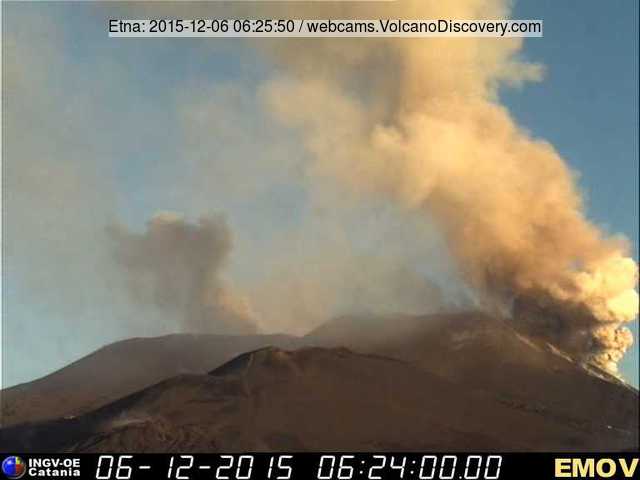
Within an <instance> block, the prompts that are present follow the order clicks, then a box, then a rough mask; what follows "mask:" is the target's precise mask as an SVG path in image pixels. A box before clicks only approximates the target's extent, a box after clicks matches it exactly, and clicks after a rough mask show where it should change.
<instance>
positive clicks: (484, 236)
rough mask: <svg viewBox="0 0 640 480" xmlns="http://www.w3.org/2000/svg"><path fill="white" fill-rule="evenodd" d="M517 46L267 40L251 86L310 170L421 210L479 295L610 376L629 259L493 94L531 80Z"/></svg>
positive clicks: (627, 311)
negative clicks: (308, 159)
mask: <svg viewBox="0 0 640 480" xmlns="http://www.w3.org/2000/svg"><path fill="white" fill-rule="evenodd" d="M509 4H510V2H507V1H503V0H466V1H460V2H441V1H424V0H416V1H403V2H394V3H393V4H391V5H379V6H375V7H374V6H372V5H371V4H367V5H366V12H365V11H364V10H363V8H362V6H360V5H358V4H341V5H339V6H332V5H310V6H294V7H290V6H286V7H283V8H287V9H295V11H293V10H287V12H286V13H287V14H289V15H290V16H292V17H293V16H303V15H306V16H308V17H314V16H316V17H324V18H327V17H334V18H337V17H340V18H350V17H358V16H359V17H363V16H366V17H367V18H375V17H403V18H505V17H508V14H509V11H508V7H509ZM272 13H273V12H272ZM283 13H284V12H283ZM520 47H521V40H519V39H428V40H408V39H375V40H374V39H363V40H340V41H337V40H335V39H323V40H311V41H309V40H300V41H297V40H296V41H292V40H287V41H284V42H282V43H271V44H269V45H268V47H267V48H268V50H269V52H270V54H271V55H273V58H275V59H276V61H278V62H280V64H281V65H283V66H284V67H285V72H286V73H285V74H284V75H282V76H281V77H279V78H277V79H275V80H272V81H271V82H270V83H269V84H268V85H267V86H266V87H265V89H264V96H265V99H266V102H267V104H268V105H269V108H270V109H271V110H272V112H273V113H274V115H276V116H277V117H278V118H279V119H280V120H281V121H282V122H284V123H285V124H287V125H290V126H291V127H295V128H297V129H300V131H301V132H302V134H303V136H304V139H305V142H306V146H307V148H308V150H309V151H310V152H311V153H312V154H313V156H314V159H315V161H314V162H313V165H312V166H311V167H310V173H311V175H313V177H314V178H316V179H317V180H318V181H320V180H321V179H336V178H337V179H339V180H340V181H342V182H343V184H344V185H346V186H347V187H349V188H350V189H355V190H356V191H358V192H361V193H364V194H373V195H385V196H389V197H390V198H393V199H395V200H396V201H398V202H400V204H402V205H404V206H406V207H407V208H410V209H421V210H424V211H425V212H428V215H429V216H430V217H431V218H432V219H434V220H435V221H436V223H437V224H438V225H439V226H440V227H441V229H442V230H443V232H444V233H445V235H446V238H447V240H448V244H449V248H450V249H451V251H452V253H453V254H454V256H455V257H456V259H457V261H458V263H459V266H460V268H461V269H462V270H463V272H464V275H465V276H466V279H467V282H468V283H469V284H470V285H472V286H473V287H474V288H475V289H476V290H477V291H478V292H480V294H481V295H482V296H483V298H484V299H485V302H486V303H487V306H490V307H491V308H495V307H498V308H500V309H503V310H504V309H510V308H511V307H513V310H512V312H513V316H514V317H516V318H520V317H526V318H527V319H529V323H531V324H533V325H534V326H535V328H534V329H535V330H537V331H538V332H539V333H540V334H542V335H544V336H546V337H548V338H550V339H551V340H552V341H554V342H555V343H556V344H558V345H559V346H560V347H562V348H565V349H566V350H568V351H570V352H571V353H572V354H573V355H574V356H576V357H577V358H578V359H579V360H581V361H585V362H591V363H594V364H597V365H599V366H600V367H602V368H604V369H607V370H609V371H611V372H615V371H616V362H617V360H619V359H620V357H621V356H622V355H623V353H624V351H625V350H626V349H627V348H628V346H629V344H630V342H631V335H630V333H629V331H628V330H627V329H626V328H625V327H623V326H622V324H623V323H624V322H629V321H631V320H633V319H634V318H635V317H636V315H637V313H638V295H637V292H636V291H635V287H636V282H637V265H636V264H635V262H634V261H633V260H632V259H630V258H628V249H627V245H626V243H625V241H624V240H623V239H620V238H615V237H613V238H612V237H609V236H607V235H606V234H604V233H603V232H602V231H600V230H599V229H598V228H597V227H596V226H595V225H593V224H592V223H590V222H589V221H588V220H587V219H586V218H585V215H584V208H583V203H582V199H581V195H580V193H579V191H578V189H577V187H576V182H575V178H574V175H573V174H572V172H571V171H570V170H569V168H568V167H567V165H566V163H565V162H564V161H563V159H562V158H561V157H560V156H559V155H558V153H557V152H556V151H555V150H554V148H553V147H552V146H551V145H550V144H549V143H547V142H545V141H543V140H540V139H535V138H532V137H531V136H530V135H529V134H528V133H527V132H526V131H524V130H523V129H521V128H520V127H519V126H518V125H517V124H516V123H515V121H514V120H513V119H512V117H511V116H510V114H509V112H508V111H507V110H506V109H505V108H504V107H503V106H502V105H500V103H499V101H498V96H497V89H498V88H499V87H500V86H501V85H504V84H510V85H518V84H520V83H522V82H525V81H529V80H538V79H539V78H540V77H541V74H542V69H541V68H540V67H539V66H537V65H531V64H527V63H523V62H522V61H520V60H519V59H518V57H517V54H518V51H519V49H520ZM302 106H303V107H302ZM532 319H533V320H532Z"/></svg>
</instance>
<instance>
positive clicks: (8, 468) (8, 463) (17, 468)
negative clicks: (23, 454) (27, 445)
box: [2, 455, 27, 480]
mask: <svg viewBox="0 0 640 480" xmlns="http://www.w3.org/2000/svg"><path fill="white" fill-rule="evenodd" d="M2 473H4V474H5V476H6V477H7V478H10V479H11V480H17V479H18V478H22V477H23V476H24V474H25V473H27V464H26V463H25V462H24V460H23V459H21V458H20V457H18V456H15V455H14V456H12V457H7V458H5V459H4V460H3V462H2Z"/></svg>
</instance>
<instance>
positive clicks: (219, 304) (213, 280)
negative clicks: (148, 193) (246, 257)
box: [109, 213, 256, 334]
mask: <svg viewBox="0 0 640 480" xmlns="http://www.w3.org/2000/svg"><path fill="white" fill-rule="evenodd" d="M109 234H110V237H111V238H112V240H113V247H114V255H115V259H116V261H117V263H118V264H119V265H120V266H121V267H122V271H123V272H124V273H125V274H126V280H127V284H128V287H129V291H130V293H131V295H132V298H133V300H135V301H136V302H138V303H141V304H145V305H149V304H152V305H155V306H157V307H159V308H160V309H161V311H163V312H165V313H171V312H174V313H175V314H176V315H177V316H178V317H179V318H182V321H183V330H184V331H186V332H189V333H218V334H241V333H255V331H256V327H255V324H254V323H253V320H252V315H251V311H250V309H249V306H248V303H247V302H246V301H245V300H244V299H243V298H241V297H239V296H236V294H235V293H233V292H232V291H231V290H230V289H229V287H228V286H226V285H225V284H224V282H223V281H222V279H221V277H220V271H221V269H222V267H223V266H224V264H225V261H226V259H227V257H228V255H229V252H230V250H231V246H232V240H231V234H230V231H229V228H228V227H227V224H226V223H225V221H224V219H223V218H222V217H216V216H209V217H202V218H201V219H200V220H199V221H198V222H197V223H193V224H192V223H188V222H187V221H186V220H185V219H184V218H182V217H181V216H178V215H175V214H172V213H160V214H157V215H155V216H154V217H153V218H152V219H151V220H150V221H149V223H148V225H147V230H146V231H145V232H143V233H135V232H130V231H128V230H127V229H125V228H124V227H122V226H112V227H110V228H109Z"/></svg>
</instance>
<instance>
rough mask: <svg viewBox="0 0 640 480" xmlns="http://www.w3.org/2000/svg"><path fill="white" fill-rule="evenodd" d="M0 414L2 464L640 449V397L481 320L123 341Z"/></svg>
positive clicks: (500, 324)
mask: <svg viewBox="0 0 640 480" xmlns="http://www.w3.org/2000/svg"><path fill="white" fill-rule="evenodd" d="M2 400H3V402H2V404H3V405H2V407H3V428H2V429H1V430H0V450H2V451H22V452H29V451H73V452H96V451H99V452H107V451H126V452H171V451H180V452H220V451H318V450H324V451H365V450H375V451H394V450H395V451H444V450H449V451H451V450H456V451H471V450H482V451H491V450H516V451H519V450H522V451H587V450H593V451H596V450H612V451H613V450H632V449H637V447H638V392H637V391H636V390H635V389H633V388H631V387H629V386H628V385H626V384H624V383H623V382H621V381H619V380H618V379H616V378H615V377H611V376H610V375H608V374H607V373H606V372H604V371H600V370H598V369H588V368H585V367H584V366H582V365H580V364H578V363H576V362H574V361H573V360H572V359H571V357H569V356H567V355H566V354H564V353H563V352H561V351H559V350H558V349H557V348H555V347H553V346H552V345H549V344H547V343H545V342H544V341H542V340H539V339H536V338H533V337H529V336H527V335H526V334H524V333H522V332H520V331H518V330H517V329H515V328H514V327H513V325H512V324H511V323H509V322H506V321H502V320H500V319H496V318H492V317H489V316H486V315H483V314H479V313H464V314H456V315H435V316H402V315H398V316H393V317H388V316H387V317H370V316H369V317H365V316H363V317H343V318H339V319H336V320H334V321H331V322H329V323H327V324H325V325H323V326H321V327H320V328H318V329H317V330H315V331H313V332H311V333H310V334H308V335H307V336H305V337H290V336H266V335H265V336H260V335H252V336H216V335H202V336H198V335H171V336H165V337H158V338H137V339H131V340H125V341H122V342H117V343H115V344H112V345H109V346H107V347H104V348H102V349H100V350H98V351H96V352H94V353H93V354H91V355H89V356H87V357H85V358H83V359H81V360H78V361H77V362H75V363H73V364H71V365H69V366H67V367H65V368H63V369H61V370H59V371H58V372H55V373H53V374H51V375H49V376H47V377H44V378H42V379H39V380H36V381H34V382H31V383H27V384H23V385H19V386H16V387H13V388H10V389H7V390H5V391H3V392H2Z"/></svg>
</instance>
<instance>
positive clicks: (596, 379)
mask: <svg viewBox="0 0 640 480" xmlns="http://www.w3.org/2000/svg"><path fill="white" fill-rule="evenodd" d="M307 341H309V342H310V343H312V344H316V345H323V346H337V345H340V346H345V347H348V348H351V349H353V350H355V351H358V352H362V353H377V354H381V355H386V356H390V357H394V358H398V359H402V360H405V361H408V362H410V363H412V364H414V365H417V366H420V367H421V368H424V369H425V370H427V371H430V372H432V373H434V374H436V375H438V376H440V377H442V378H445V379H447V380H449V381H451V382H454V383H457V384H460V385H465V386H466V387H467V388H469V389H477V390H481V391H485V392H488V393H490V394H492V395H493V396H495V397H496V398H497V399H498V400H500V401H501V402H503V403H505V404H508V405H512V406H513V407H516V408H521V409H525V410H531V411H538V412H541V413H543V412H545V413H547V414H549V415H556V416H558V417H559V418H565V419H572V420H573V421H576V422H582V423H600V424H602V425H604V426H607V425H608V426H609V427H612V428H620V429H624V430H633V431H637V430H638V392H637V391H636V390H635V389H633V388H631V387H629V386H628V385H626V384H624V383H622V382H621V381H619V380H617V379H616V378H614V377H611V376H610V375H608V374H606V373H605V372H602V371H599V370H595V369H586V368H584V367H583V366H581V365H578V364H576V363H575V362H574V361H573V360H572V359H571V358H570V357H568V356H567V355H564V354H563V353H562V352H560V351H559V350H557V349H556V348H554V347H553V346H551V345H549V344H548V343H546V342H544V341H541V340H538V339H535V338H532V337H530V336H527V335H525V334H524V333H522V332H519V331H518V330H517V329H516V328H514V325H513V323H512V322H506V321H500V320H497V319H495V318H492V317H489V316H486V315H483V314H480V313H473V312H472V313H465V314H452V315H431V316H428V317H415V316H397V317H395V318H390V317H379V318H375V317H374V318H372V317H364V318H359V317H344V318H341V319H337V320H335V321H333V322H329V323H327V324H325V325H323V326H322V327H320V328H319V329H317V330H316V331H314V332H312V333H311V334H309V335H308V336H307Z"/></svg>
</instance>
